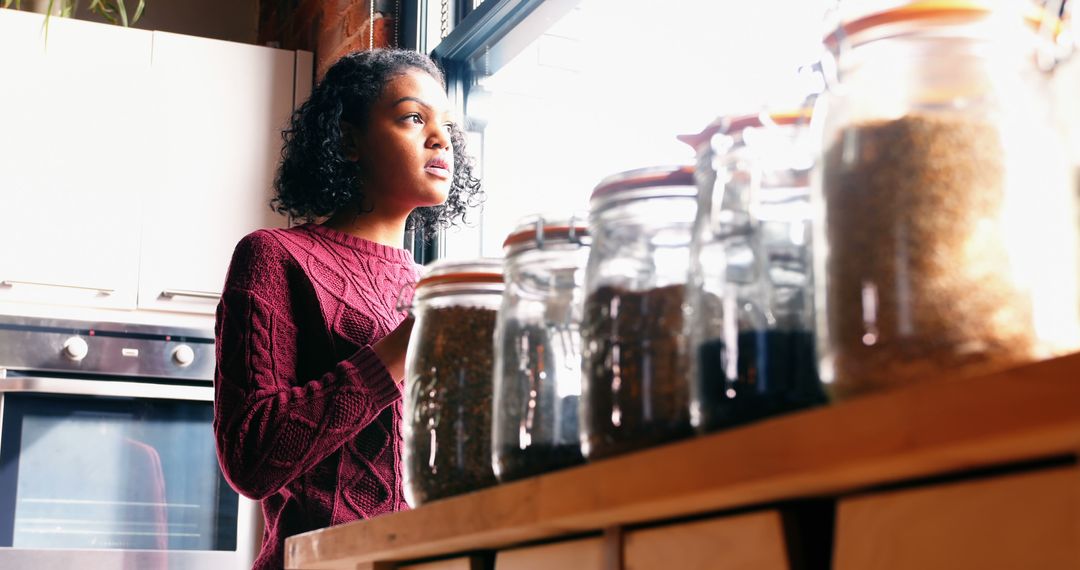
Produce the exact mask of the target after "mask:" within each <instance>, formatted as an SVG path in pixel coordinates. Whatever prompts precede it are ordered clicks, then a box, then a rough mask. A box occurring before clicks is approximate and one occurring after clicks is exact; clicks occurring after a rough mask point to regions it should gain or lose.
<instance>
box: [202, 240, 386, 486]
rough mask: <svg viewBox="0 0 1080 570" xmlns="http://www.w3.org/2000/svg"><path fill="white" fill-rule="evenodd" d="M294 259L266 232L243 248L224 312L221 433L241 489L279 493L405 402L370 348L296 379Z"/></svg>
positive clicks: (217, 428)
mask: <svg viewBox="0 0 1080 570" xmlns="http://www.w3.org/2000/svg"><path fill="white" fill-rule="evenodd" d="M289 259H290V258H289V256H288V253H287V252H285V251H284V248H283V247H282V246H281V245H280V244H278V243H277V241H276V239H275V238H274V237H273V236H272V235H270V234H268V233H266V232H256V233H254V234H251V235H249V236H247V237H245V238H244V239H243V240H241V242H240V243H239V244H238V245H237V247H236V251H235V252H234V254H233V260H232V263H231V264H230V266H229V276H228V278H227V279H226V283H225V289H224V293H223V294H222V298H221V303H220V304H219V305H218V311H217V324H216V336H217V370H216V374H215V406H214V435H215V438H216V441H217V448H218V458H219V461H220V463H221V467H222V470H223V471H224V473H225V476H226V478H227V479H228V480H229V482H230V483H231V484H232V486H233V487H234V488H235V489H236V490H237V491H239V492H240V493H242V494H244V495H245V496H247V497H250V498H252V499H262V498H265V497H267V496H270V495H272V494H274V493H275V492H277V491H279V490H280V489H282V488H283V487H284V486H285V485H287V484H288V483H290V482H291V481H293V480H294V479H296V478H297V477H299V476H300V475H302V474H303V473H305V472H306V471H308V470H310V469H311V468H313V467H314V466H315V465H317V464H318V463H319V462H320V461H322V460H323V459H325V458H326V457H327V456H329V455H330V454H331V453H333V452H334V451H335V450H337V449H338V448H339V447H341V446H342V445H343V444H344V443H345V442H346V441H348V440H350V439H351V438H353V437H355V436H356V435H357V434H358V433H359V432H360V431H361V430H362V429H364V428H365V427H367V426H368V425H369V424H370V423H372V422H373V421H374V420H375V419H376V418H377V417H378V416H379V414H380V413H381V412H382V411H383V410H384V409H386V408H387V407H388V406H390V405H391V404H393V403H394V402H396V401H398V400H399V399H401V397H402V394H401V389H400V387H399V386H398V385H397V383H396V382H395V381H394V379H393V378H391V376H390V372H389V371H388V370H387V368H386V366H385V365H384V364H383V363H382V361H381V360H379V357H378V356H377V355H376V354H375V352H374V351H373V350H372V349H371V347H370V346H364V347H361V348H360V349H359V350H357V351H356V352H355V353H354V354H353V355H351V356H350V357H348V358H347V359H345V360H343V361H341V362H338V363H337V364H336V365H335V366H334V368H333V369H332V370H330V371H328V372H326V373H325V374H323V375H322V376H320V377H317V378H298V377H297V374H296V363H297V358H296V356H297V351H298V344H299V340H300V339H299V338H298V331H297V327H296V325H295V323H294V319H293V317H292V312H291V304H290V302H291V301H290V300H291V299H292V297H293V295H294V293H295V292H293V291H290V289H289V279H288V276H287V271H288V270H287V267H286V265H287V263H288V262H289Z"/></svg>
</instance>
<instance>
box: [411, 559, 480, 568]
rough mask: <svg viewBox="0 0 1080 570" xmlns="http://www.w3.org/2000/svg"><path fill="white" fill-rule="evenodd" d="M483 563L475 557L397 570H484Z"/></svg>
mask: <svg viewBox="0 0 1080 570" xmlns="http://www.w3.org/2000/svg"><path fill="white" fill-rule="evenodd" d="M483 568H484V565H483V561H482V560H480V559H479V558H477V557H474V556H462V557H460V558H448V559H446V560H438V561H435V562H424V563H423V564H404V565H401V566H398V567H397V570H482V569H483Z"/></svg>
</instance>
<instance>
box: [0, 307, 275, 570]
mask: <svg viewBox="0 0 1080 570" xmlns="http://www.w3.org/2000/svg"><path fill="white" fill-rule="evenodd" d="M213 370H214V338H213V334H212V331H208V330H198V329H178V328H161V327H149V326H144V325H131V324H117V323H87V322H81V321H67V320H46V319H30V318H25V317H10V316H0V568H4V569H12V570H16V569H24V568H25V569H28V570H48V569H52V568H57V569H60V568H63V569H65V570H66V569H68V568H80V569H86V570H91V569H98V568H102V569H104V568H108V569H116V568H124V569H139V570H159V569H160V570H166V569H167V570H188V569H199V570H203V569H215V570H217V569H241V568H250V566H251V563H252V561H253V559H254V556H255V551H256V548H257V529H256V524H257V523H258V518H257V514H256V504H255V503H254V502H252V501H249V500H247V499H245V498H243V497H240V496H239V495H237V494H236V492H235V491H233V490H232V489H231V488H230V487H229V485H228V483H227V482H226V481H225V478H224V477H223V476H222V474H221V470H220V468H219V466H218V462H217V455H216V453H215V447H214V438H213V433H212V428H211V421H212V417H213V393H214V392H213Z"/></svg>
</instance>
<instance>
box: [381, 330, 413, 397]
mask: <svg viewBox="0 0 1080 570" xmlns="http://www.w3.org/2000/svg"><path fill="white" fill-rule="evenodd" d="M413 320H414V319H413V317H412V316H408V317H406V318H405V320H404V321H401V324H400V325H398V326H397V328H396V329H394V330H393V331H391V332H390V334H388V335H386V336H384V337H383V338H381V339H379V341H378V342H376V343H375V344H373V345H372V346H371V349H372V350H373V351H375V355H376V356H378V357H379V360H381V361H382V363H383V365H385V366H386V368H387V370H389V371H390V376H391V377H393V378H394V380H395V381H396V382H402V381H403V380H405V349H406V348H407V347H408V346H409V335H411V334H412V327H413Z"/></svg>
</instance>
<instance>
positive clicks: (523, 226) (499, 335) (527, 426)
mask: <svg viewBox="0 0 1080 570" xmlns="http://www.w3.org/2000/svg"><path fill="white" fill-rule="evenodd" d="M585 219H586V218H585V217H583V216H571V217H569V218H566V217H564V218H544V217H542V216H536V217H533V218H530V219H526V220H525V221H523V222H522V223H520V224H519V225H518V226H517V228H516V229H515V230H514V232H513V233H512V234H510V236H509V237H507V238H506V241H505V242H504V243H503V250H504V252H505V253H506V261H505V263H504V269H505V282H506V290H505V292H504V293H503V299H502V307H501V308H500V309H499V318H498V321H497V324H496V326H495V372H494V377H495V407H494V412H493V413H494V423H493V424H492V447H493V455H492V462H493V466H494V468H495V476H496V477H498V479H499V480H500V481H511V480H514V479H521V478H523V477H528V476H531V475H537V474H540V473H544V472H547V471H553V470H555V469H560V468H563V467H569V466H571V465H577V464H580V463H583V462H584V461H585V460H584V458H583V457H582V455H581V443H580V440H579V438H578V408H579V406H580V399H581V305H582V301H583V297H584V290H585V287H584V285H585V263H586V261H587V260H588V256H589V246H588V239H589V238H588V228H587V227H585V225H584V222H585Z"/></svg>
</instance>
